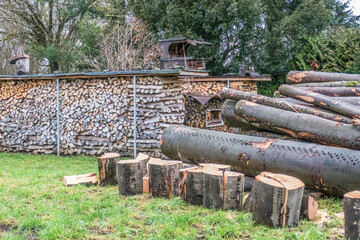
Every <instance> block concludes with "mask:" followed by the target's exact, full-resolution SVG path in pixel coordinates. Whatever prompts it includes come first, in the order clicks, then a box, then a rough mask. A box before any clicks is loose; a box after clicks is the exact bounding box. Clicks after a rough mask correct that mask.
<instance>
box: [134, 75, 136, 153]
mask: <svg viewBox="0 0 360 240" xmlns="http://www.w3.org/2000/svg"><path fill="white" fill-rule="evenodd" d="M136 134H137V132H136V76H134V158H136Z"/></svg>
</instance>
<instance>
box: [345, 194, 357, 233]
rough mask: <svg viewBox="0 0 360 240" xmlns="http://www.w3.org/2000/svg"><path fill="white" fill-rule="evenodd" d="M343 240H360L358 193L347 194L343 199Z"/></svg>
mask: <svg viewBox="0 0 360 240" xmlns="http://www.w3.org/2000/svg"><path fill="white" fill-rule="evenodd" d="M343 208H344V218H345V238H346V239H350V240H358V239H360V191H352V192H348V193H346V194H345V195H344V199H343Z"/></svg>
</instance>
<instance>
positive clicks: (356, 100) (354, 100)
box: [284, 97, 360, 107]
mask: <svg viewBox="0 0 360 240" xmlns="http://www.w3.org/2000/svg"><path fill="white" fill-rule="evenodd" d="M284 99H285V100H286V101H287V102H291V103H295V104H300V105H304V106H309V107H315V106H314V105H313V104H310V103H306V102H303V101H299V100H296V99H293V98H284ZM332 99H333V100H341V101H344V102H347V103H350V104H352V105H355V106H360V97H332Z"/></svg>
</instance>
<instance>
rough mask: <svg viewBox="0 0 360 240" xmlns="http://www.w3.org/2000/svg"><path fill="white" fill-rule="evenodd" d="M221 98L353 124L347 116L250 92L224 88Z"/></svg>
mask: <svg viewBox="0 0 360 240" xmlns="http://www.w3.org/2000/svg"><path fill="white" fill-rule="evenodd" d="M221 96H222V98H224V99H225V98H231V99H233V100H237V101H239V100H247V101H250V102H254V103H258V104H263V105H266V106H270V107H275V108H279V109H283V110H287V111H291V112H297V113H306V114H310V115H315V116H318V117H321V118H325V119H329V120H333V121H337V122H343V123H351V122H352V121H351V119H350V118H347V117H345V116H342V115H339V114H336V113H331V112H328V111H323V110H319V109H315V108H313V107H309V106H304V105H299V104H295V103H292V102H288V101H287V100H286V98H269V97H266V96H261V95H257V94H253V93H250V92H243V91H239V90H233V89H229V88H224V89H223V90H222V92H221ZM226 101H228V100H226ZM226 101H225V103H226ZM225 103H224V105H225ZM227 104H228V105H229V106H227V107H228V108H230V107H233V102H231V105H230V104H229V103H227ZM232 111H234V110H232ZM229 112H230V110H229ZM230 116H231V117H230ZM240 117H241V116H240ZM229 119H237V118H236V117H232V115H230V114H229ZM229 122H230V121H229ZM244 122H246V121H244ZM224 123H225V124H227V122H226V121H224ZM231 123H232V122H230V124H231Z"/></svg>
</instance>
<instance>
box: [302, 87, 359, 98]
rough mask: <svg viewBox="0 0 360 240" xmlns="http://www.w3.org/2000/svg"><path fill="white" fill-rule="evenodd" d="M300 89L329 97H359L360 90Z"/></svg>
mask: <svg viewBox="0 0 360 240" xmlns="http://www.w3.org/2000/svg"><path fill="white" fill-rule="evenodd" d="M300 89H302V90H305V91H308V92H316V93H321V94H323V95H326V96H330V97H351V96H360V88H355V87H300Z"/></svg>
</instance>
